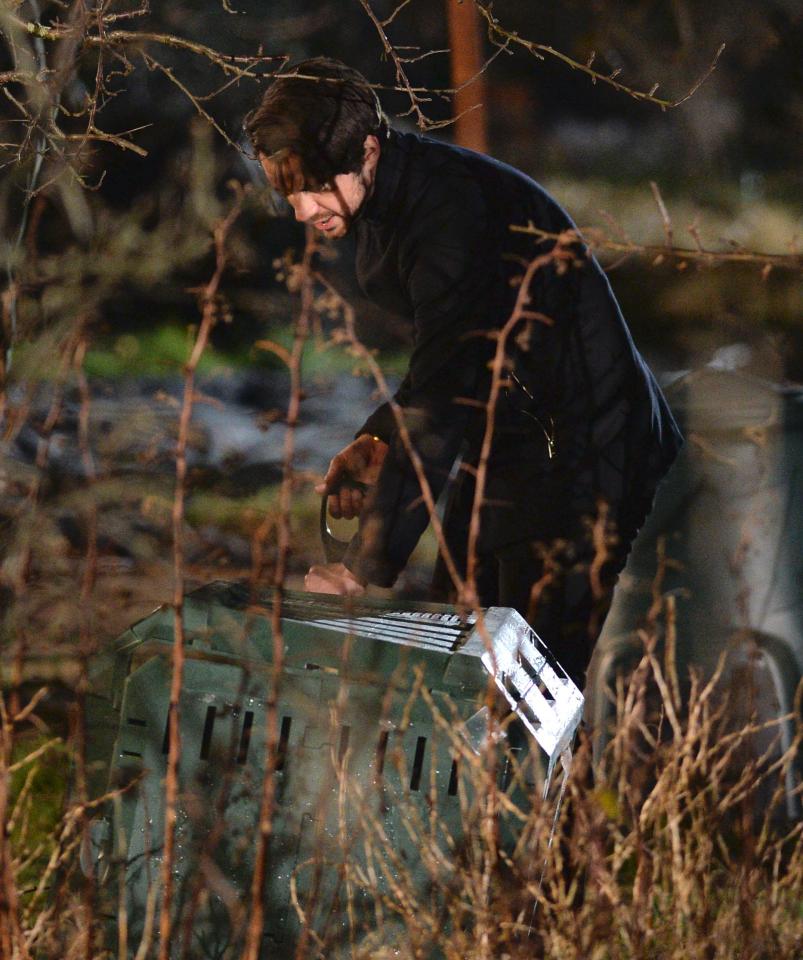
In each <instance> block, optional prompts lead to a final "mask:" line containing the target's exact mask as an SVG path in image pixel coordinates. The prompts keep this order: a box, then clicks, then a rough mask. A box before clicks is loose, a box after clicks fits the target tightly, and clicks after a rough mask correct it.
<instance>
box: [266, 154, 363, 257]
mask: <svg viewBox="0 0 803 960" xmlns="http://www.w3.org/2000/svg"><path fill="white" fill-rule="evenodd" d="M259 159H260V163H261V164H262V169H263V170H264V171H265V176H267V178H268V182H269V183H270V184H271V186H272V187H273V188H274V189H277V190H279V189H280V188H279V183H278V177H277V171H276V167H275V164H273V163H272V161H271V160H270V158H269V157H265V156H260V158H259ZM378 159H379V142H378V140H377V139H376V137H374V136H369V137H366V141H365V159H364V160H363V166H362V169H361V170H360V171H359V172H358V173H338V174H336V175H335V177H333V179H332V182H331V183H326V184H324V185H323V186H321V187H319V188H318V189H317V190H297V191H294V192H291V193H286V194H285V198H286V200H287V202H288V203H289V204H290V206H291V207H292V208H293V212H294V213H295V217H296V220H298V222H299V223H309V224H312V226H313V227H315V229H316V230H320V232H321V233H323V234H325V235H326V236H327V237H332V238H335V239H336V238H338V237H343V236H345V235H346V234H347V233H348V231H349V228H350V226H351V223H352V220H353V219H354V216H355V214H356V213H357V211H358V210H359V209H360V207H361V206H362V204H363V202H364V201H365V199H366V197H368V196H369V195H370V193H371V191H372V190H373V185H374V177H375V175H376V164H377V162H378ZM280 192H282V191H281V190H280Z"/></svg>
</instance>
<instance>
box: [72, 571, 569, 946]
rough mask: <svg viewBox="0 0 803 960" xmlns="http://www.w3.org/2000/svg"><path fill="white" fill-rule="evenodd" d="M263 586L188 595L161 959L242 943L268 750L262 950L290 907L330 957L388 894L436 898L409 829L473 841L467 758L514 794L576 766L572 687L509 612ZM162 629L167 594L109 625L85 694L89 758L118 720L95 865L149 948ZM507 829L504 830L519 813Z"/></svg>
mask: <svg viewBox="0 0 803 960" xmlns="http://www.w3.org/2000/svg"><path fill="white" fill-rule="evenodd" d="M274 602H278V601H276V600H275V597H274V594H273V592H272V591H265V592H264V593H263V595H259V596H255V595H254V594H253V592H252V591H251V589H250V588H249V587H248V586H247V585H243V584H227V583H213V584H210V585H208V586H206V587H203V588H201V589H199V590H196V591H195V592H193V593H191V594H189V595H188V596H187V597H186V598H185V603H184V609H183V623H184V630H185V655H186V661H185V664H184V669H183V683H182V691H181V697H180V701H179V729H180V745H181V749H180V761H179V789H180V798H179V804H178V810H177V826H176V833H175V857H174V866H173V878H174V898H173V909H172V911H171V916H172V919H173V930H174V936H173V938H172V941H171V955H172V956H176V957H178V956H182V955H186V956H188V957H205V958H221V960H222V958H224V957H239V956H240V955H241V948H242V940H243V934H244V928H245V925H246V924H247V921H248V916H247V910H248V904H249V903H250V902H251V901H250V897H251V884H252V877H253V870H254V858H255V853H256V850H257V846H258V836H259V829H258V825H259V811H260V802H261V798H262V795H263V782H264V780H265V769H266V761H267V763H269V764H270V767H269V769H272V770H273V773H272V774H271V778H270V784H271V786H270V789H271V796H272V815H271V838H270V844H269V847H268V863H267V870H266V876H265V885H264V900H263V902H264V904H265V923H264V935H263V949H262V953H261V956H264V957H269V956H270V957H276V956H285V955H287V956H289V955H292V950H293V945H294V944H295V943H296V942H297V940H298V938H299V936H300V935H301V931H302V926H303V925H304V924H302V920H301V917H302V916H303V917H304V918H305V921H306V925H307V926H309V927H310V928H312V929H313V930H315V932H316V934H317V935H319V936H321V937H323V938H325V939H326V940H327V942H328V943H330V944H335V953H333V954H332V955H337V953H338V947H337V945H338V944H340V945H342V946H343V948H344V950H345V948H346V947H347V945H348V943H349V942H350V941H351V942H353V941H354V938H355V936H356V937H359V936H360V933H361V931H362V930H363V929H365V928H368V927H371V926H374V929H375V925H376V919H375V912H374V907H375V903H374V901H375V900H376V898H377V896H378V895H381V894H382V893H387V892H389V891H390V893H391V894H393V895H401V896H407V897H410V898H411V899H412V900H415V897H428V896H430V895H431V893H432V886H433V876H432V864H431V862H430V864H429V866H428V867H427V866H426V865H425V863H424V860H425V858H423V857H422V856H421V850H420V845H421V843H422V842H426V841H425V837H427V836H428V837H430V839H432V838H433V837H435V836H437V839H438V842H440V843H445V844H446V845H447V846H448V848H449V849H450V850H452V851H456V850H459V847H460V844H461V843H463V842H465V840H466V833H467V831H470V829H471V828H470V826H469V825H468V821H467V819H466V816H467V814H466V811H467V810H469V809H470V806H471V803H470V796H471V791H472V783H471V782H470V781H471V774H470V770H471V768H472V765H471V763H469V762H468V761H467V760H466V759H465V758H466V757H467V756H474V755H476V756H477V757H483V758H485V760H483V762H487V758H488V757H491V756H493V758H495V759H494V761H493V762H494V776H495V777H496V778H497V783H498V786H499V788H500V789H502V790H504V791H506V792H507V793H508V794H509V795H510V796H511V798H512V799H513V800H514V802H516V803H517V804H518V805H519V806H520V807H524V808H526V806H527V805H528V804H529V803H530V802H531V800H532V795H533V793H534V792H539V791H540V792H541V793H542V794H543V795H544V796H547V792H548V790H549V787H550V784H551V783H552V780H553V776H552V775H553V772H554V771H555V769H556V765H557V764H558V762H559V761H562V763H561V766H562V767H563V770H564V776H565V773H566V772H567V770H568V761H569V760H570V752H571V744H572V741H573V737H574V733H575V730H576V727H577V725H578V723H579V721H580V716H581V713H582V708H583V697H582V694H581V693H580V691H579V690H578V689H577V688H576V687H575V685H574V684H573V683H572V682H571V680H569V678H568V677H567V676H566V674H565V673H564V672H563V671H562V670H561V668H560V667H559V666H558V665H557V664H555V663H554V661H552V660H551V658H550V657H549V655H548V653H547V651H546V649H545V648H544V647H543V644H541V641H540V640H539V638H538V637H537V636H536V635H535V634H534V633H533V632H532V630H531V629H530V628H529V627H528V626H527V624H526V623H525V622H524V621H523V619H522V618H521V617H520V616H519V615H518V614H517V613H516V612H515V611H513V610H508V609H502V608H492V609H490V610H487V611H484V612H483V616H482V620H483V622H484V627H483V629H480V628H479V626H478V623H477V620H476V617H475V616H474V615H470V616H467V617H465V616H461V615H460V614H459V613H458V611H457V610H456V609H455V608H453V607H448V606H443V605H434V604H405V605H404V606H403V607H402V606H400V605H399V604H398V602H395V601H390V602H389V601H384V600H375V599H366V598H361V599H360V600H359V601H356V602H355V601H353V600H347V599H344V598H339V597H331V596H324V595H317V594H308V593H291V592H285V593H284V594H283V595H282V597H281V601H280V602H281V606H280V608H279V610H275V609H274ZM277 623H278V624H280V630H279V631H274V626H275V625H276V624H277ZM173 642H174V612H173V609H172V608H171V607H170V606H164V607H162V608H160V609H158V610H156V611H155V612H154V613H153V614H152V615H151V616H149V617H147V618H146V619H144V620H142V621H140V622H139V623H137V624H135V625H134V626H133V627H131V628H130V629H129V630H128V631H126V633H124V634H123V635H122V636H121V637H120V638H119V639H118V641H117V642H116V644H115V645H114V648H113V651H112V653H111V654H110V657H109V658H108V662H107V665H106V669H105V671H103V674H102V682H99V683H98V684H96V688H95V691H94V696H93V704H94V708H95V716H96V722H95V723H94V724H92V729H94V730H95V731H96V736H95V746H96V749H95V752H96V753H97V752H98V749H100V751H101V752H102V751H103V750H105V749H107V746H106V745H107V743H108V739H107V738H104V736H103V729H104V728H105V729H108V728H109V724H110V722H111V724H112V726H113V727H114V729H115V730H116V739H115V740H114V744H113V748H112V750H111V770H110V776H109V786H110V788H111V789H112V790H117V789H119V788H121V787H125V789H123V790H122V791H121V792H120V793H119V794H118V795H117V796H116V797H115V799H114V800H113V801H112V802H110V804H109V808H108V810H107V811H106V813H105V816H103V817H101V818H99V819H98V820H96V821H95V823H94V824H93V828H92V833H93V849H92V854H91V856H90V860H91V861H92V863H91V868H92V870H93V872H94V873H95V874H96V875H97V876H98V877H99V878H101V879H103V877H104V876H105V877H106V880H105V884H104V888H105V889H106V891H107V893H108V897H107V902H108V903H109V904H110V916H111V917H112V919H110V925H111V926H112V927H115V928H116V932H115V934H114V939H115V940H119V921H120V911H121V910H122V911H123V912H124V915H125V928H126V931H127V933H126V940H127V945H126V947H125V951H126V952H127V954H128V955H129V956H134V955H135V954H136V951H137V949H138V948H139V946H140V943H141V942H142V939H143V936H145V937H146V938H147V937H151V939H152V944H153V949H154V955H155V940H156V933H155V930H158V919H157V922H156V923H155V925H154V927H153V931H152V932H151V933H150V934H149V933H148V930H147V926H148V917H149V916H150V917H151V918H153V917H154V916H156V917H157V918H158V913H159V909H160V889H159V883H160V870H161V865H162V850H163V842H164V781H165V772H166V767H167V754H168V749H169V736H168V708H169V700H170V685H171V671H172V664H171V658H172V651H173ZM490 678H493V679H492V680H491V681H490V689H491V690H492V691H495V696H494V697H489V679H490ZM494 701H495V703H494ZM489 703H490V704H491V712H492V713H493V715H494V719H493V720H491V719H490V717H491V713H489ZM489 730H490V731H492V732H493V736H494V746H493V748H492V749H491V750H485V749H484V748H485V747H486V745H487V738H488V736H489V735H491V734H489ZM461 745H462V748H461ZM466 748H470V751H471V752H470V753H467V752H466ZM107 756H108V755H107ZM500 829H501V831H502V834H503V836H504V835H507V836H508V837H509V838H510V839H511V841H512V840H513V839H515V831H516V823H515V822H514V821H513V818H511V821H510V822H508V821H505V820H504V818H502V822H500ZM433 831H434V833H433ZM344 864H349V865H351V867H353V868H355V870H356V873H357V875H358V876H359V875H361V876H364V877H370V878H371V882H370V883H365V884H360V883H359V882H356V883H355V882H352V880H350V879H349V876H351V874H350V873H349V871H348V870H344ZM360 870H362V873H360ZM121 884H122V885H123V890H122V895H121V890H120V885H121ZM115 885H116V886H115ZM347 888H348V889H347ZM400 890H401V891H402V893H401V894H400V893H399V891H400ZM149 899H150V908H149ZM121 905H122V906H121ZM363 921H365V922H363ZM118 949H119V944H118Z"/></svg>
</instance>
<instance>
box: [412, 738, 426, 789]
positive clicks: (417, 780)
mask: <svg viewBox="0 0 803 960" xmlns="http://www.w3.org/2000/svg"><path fill="white" fill-rule="evenodd" d="M426 747H427V738H426V737H419V738H418V740H417V741H416V744H415V757H414V758H413V773H412V776H411V777H410V789H411V790H418V788H419V786H420V785H421V771H422V770H423V768H424V751H425V750H426Z"/></svg>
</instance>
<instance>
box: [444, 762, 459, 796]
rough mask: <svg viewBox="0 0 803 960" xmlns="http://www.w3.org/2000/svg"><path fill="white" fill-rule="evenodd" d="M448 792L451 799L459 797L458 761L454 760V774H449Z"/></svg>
mask: <svg viewBox="0 0 803 960" xmlns="http://www.w3.org/2000/svg"><path fill="white" fill-rule="evenodd" d="M446 792H447V793H448V794H449V796H450V797H454V796H456V795H457V760H452V772H451V773H450V774H449V788H448V790H447V791H446Z"/></svg>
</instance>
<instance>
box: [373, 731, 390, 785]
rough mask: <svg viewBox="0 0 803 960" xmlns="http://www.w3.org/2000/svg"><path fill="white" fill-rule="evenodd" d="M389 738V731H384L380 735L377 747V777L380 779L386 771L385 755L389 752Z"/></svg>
mask: <svg viewBox="0 0 803 960" xmlns="http://www.w3.org/2000/svg"><path fill="white" fill-rule="evenodd" d="M388 736H389V733H388V731H387V730H383V731H382V732H381V733H380V734H379V743H377V745H376V775H377V776H378V777H381V776H382V773H383V772H384V769H385V754H386V753H387V750H388Z"/></svg>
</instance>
